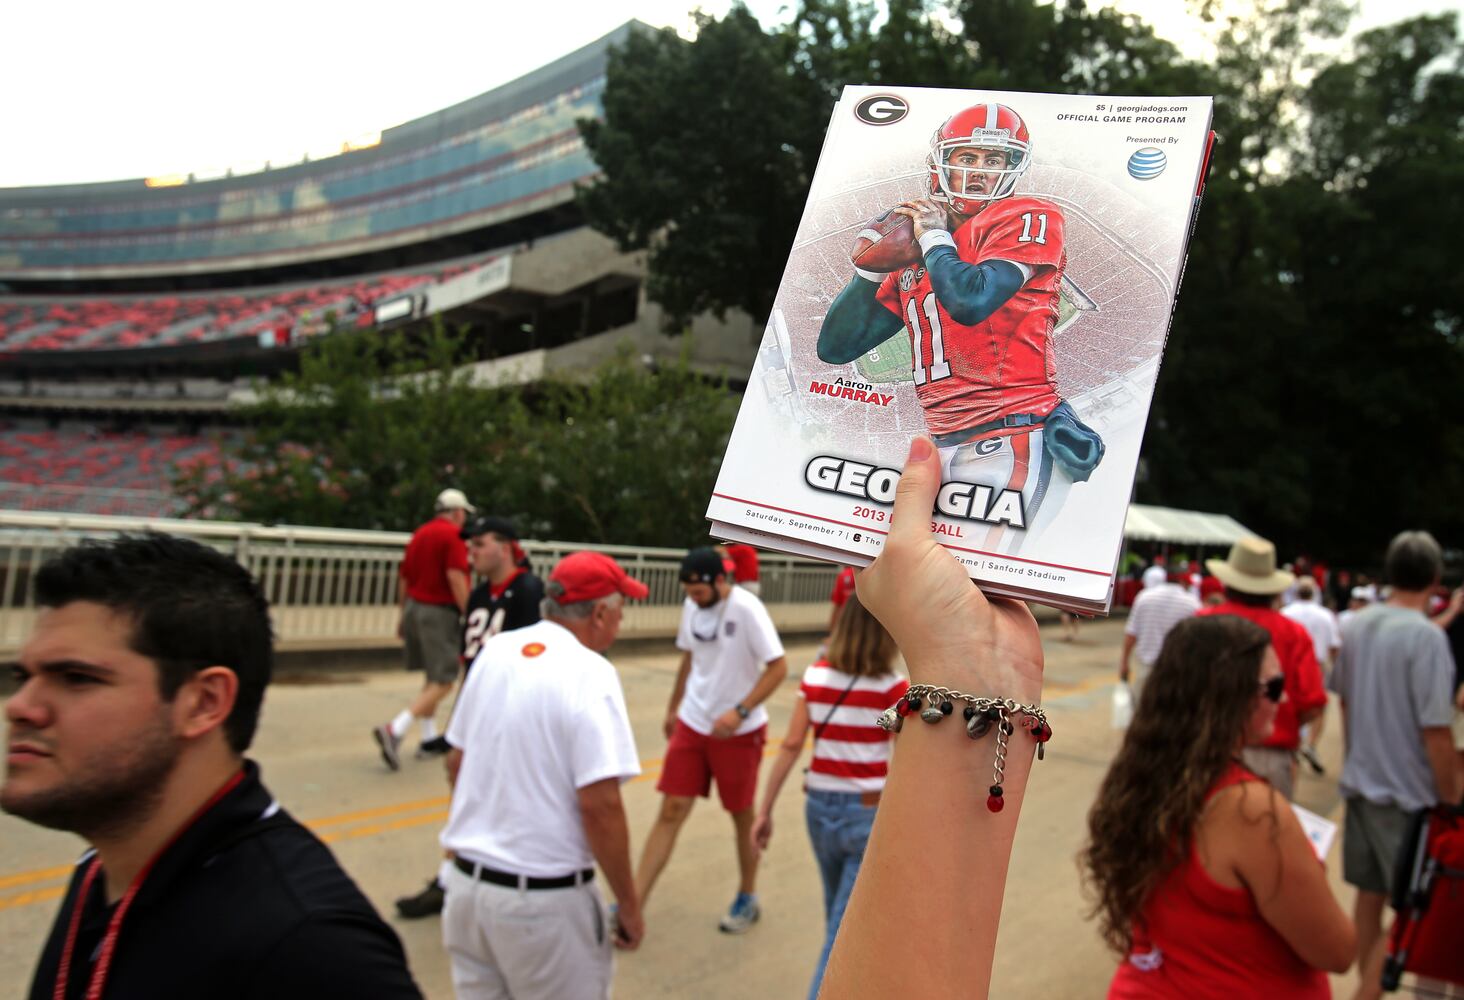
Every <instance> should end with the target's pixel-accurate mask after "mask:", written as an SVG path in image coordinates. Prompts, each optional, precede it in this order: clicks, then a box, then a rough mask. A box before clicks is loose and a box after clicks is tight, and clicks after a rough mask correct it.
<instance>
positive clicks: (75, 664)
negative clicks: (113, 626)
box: [36, 659, 117, 677]
mask: <svg viewBox="0 0 1464 1000" xmlns="http://www.w3.org/2000/svg"><path fill="white" fill-rule="evenodd" d="M73 670H83V671H85V672H87V673H89V674H97V675H99V676H102V677H115V676H117V671H115V670H113V669H112V668H111V667H104V666H102V665H101V664H100V663H92V662H91V661H89V660H72V659H61V660H46V661H44V662H43V663H41V664H39V665H38V668H37V670H36V672H37V673H45V674H64V673H69V672H71V671H73Z"/></svg>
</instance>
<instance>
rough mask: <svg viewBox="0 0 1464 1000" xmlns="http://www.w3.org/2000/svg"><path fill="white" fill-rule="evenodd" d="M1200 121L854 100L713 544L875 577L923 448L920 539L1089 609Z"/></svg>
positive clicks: (1177, 253)
mask: <svg viewBox="0 0 1464 1000" xmlns="http://www.w3.org/2000/svg"><path fill="white" fill-rule="evenodd" d="M1210 115H1211V100H1210V99H1209V98H1203V97H1194V98H1129V97H1118V98H1114V97H1081V96H1069V95H1051V94H1020V93H1001V92H991V91H962V90H929V89H919V88H902V89H896V90H889V89H880V88H872V87H850V88H846V90H845V91H844V94H843V96H842V98H841V100H840V101H839V103H838V105H837V106H836V107H835V109H834V113H833V117H832V119H831V122H830V126H829V130H828V134H827V136H826V138H825V141H824V147H823V153H822V155H821V156H820V159H819V164H818V168H817V171H816V173H815V175H814V179H813V183H812V186H811V189H810V192H809V198H808V203H807V205H806V206H805V208H804V213H803V219H802V221H801V223H800V225H799V229H798V233H797V236H796V238H795V241H794V246H793V250H792V253H791V254H790V256H789V259H788V264H787V268H786V270H785V271H784V274H783V281H782V284H781V285H780V287H779V290H778V295H777V299H776V301H775V304H774V308H773V311H772V314H771V317H770V320H769V323H768V327H767V330H766V331H765V333H764V336H763V341H762V345H761V347H760V349H759V352H758V355H757V359H756V362H755V363H754V366H753V371H752V375H751V377H750V379H749V382H748V387H747V392H746V394H745V396H744V398H743V402H742V408H741V410H740V411H739V414H738V418H737V424H736V427H735V429H734V431H733V434H732V438H731V441H730V442H729V444H728V448H727V453H726V456H725V458H724V460H723V464H722V469H721V473H720V474H719V476H718V480H717V485H716V489H715V492H714V494H713V497H712V501H711V504H710V507H709V508H708V511H707V516H708V517H709V518H710V519H711V520H712V522H713V528H714V533H719V534H723V535H729V536H730V535H732V534H737V535H740V536H742V537H749V533H751V532H756V533H757V535H756V536H755V537H757V538H758V541H757V542H755V543H754V544H760V545H762V546H764V547H767V548H781V549H784V550H788V551H796V552H800V553H805V554H811V555H819V556H821V557H823V558H831V559H837V560H839V561H843V562H848V563H852V564H856V565H857V564H862V563H867V562H868V561H870V560H871V559H873V558H874V556H875V555H877V554H878V552H879V548H880V545H881V544H882V542H883V539H884V535H885V532H886V531H887V529H888V523H889V515H890V509H891V505H892V502H893V499H894V486H895V483H896V481H897V480H898V470H899V469H900V467H901V466H902V464H903V462H904V456H905V453H906V451H907V450H908V447H909V440H910V438H911V436H912V435H915V434H919V433H928V434H930V435H931V436H932V438H933V439H934V440H935V443H936V445H937V447H938V448H939V449H940V453H941V458H942V462H943V465H944V468H945V483H944V485H943V486H942V488H941V492H940V496H939V498H938V501H937V510H936V513H935V515H934V518H933V527H934V530H935V531H936V533H937V535H938V537H939V538H940V540H941V541H942V542H943V543H944V544H945V545H946V546H947V547H948V548H949V549H950V550H951V551H952V553H953V554H954V555H955V556H956V557H957V558H958V559H960V560H961V562H962V563H964V564H965V566H966V567H967V569H968V571H969V572H970V574H971V576H972V577H973V578H974V579H975V580H977V581H978V582H979V583H980V584H981V585H982V586H983V587H984V588H987V589H990V590H991V591H993V592H998V593H1006V594H1012V595H1015V596H1023V597H1028V598H1030V599H1033V600H1038V601H1043V602H1045V603H1050V604H1054V605H1056V606H1061V607H1069V608H1072V609H1075V610H1083V611H1099V610H1106V609H1107V607H1108V603H1109V600H1110V597H1111V588H1112V579H1113V572H1114V568H1115V565H1116V563H1117V559H1118V555H1119V550H1120V545H1121V542H1122V533H1123V524H1124V516H1125V511H1126V509H1127V506H1128V501H1129V496H1130V492H1131V489H1132V483H1133V477H1134V472H1135V468H1136V466H1137V463H1138V457H1139V448H1140V444H1141V443H1142V439H1143V433H1144V424H1145V422H1146V420H1147V417H1148V412H1149V403H1150V399H1151V398H1152V395H1153V389H1154V380H1155V377H1156V376H1157V373H1158V369H1159V360H1160V357H1161V355H1162V353H1163V348H1164V339H1165V335H1166V333H1167V331H1168V327H1169V320H1170V316H1171V314H1172V311H1173V306H1174V298H1175V294H1176V291H1177V289H1178V286H1179V281H1180V277H1181V274H1182V271H1183V265H1184V259H1185V246H1186V243H1187V241H1188V237H1189V234H1190V230H1191V227H1192V224H1193V219H1194V215H1195V212H1196V210H1197V208H1198V204H1199V194H1200V192H1201V190H1202V188H1203V178H1204V171H1205V168H1206V166H1207V160H1208V153H1209V148H1210V142H1211V133H1210ZM902 204H903V205H905V206H906V207H905V208H904V209H902V210H901V211H899V212H893V213H892V211H891V210H893V209H897V208H899V207H900V206H901V205H902Z"/></svg>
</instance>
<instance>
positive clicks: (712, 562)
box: [681, 548, 727, 583]
mask: <svg viewBox="0 0 1464 1000" xmlns="http://www.w3.org/2000/svg"><path fill="white" fill-rule="evenodd" d="M726 575H727V567H725V566H723V565H722V557H721V556H720V555H718V554H717V550H716V549H705V548H703V549H692V550H691V551H690V552H688V553H687V554H686V558H684V559H682V560H681V582H682V583H711V582H712V581H713V580H715V579H716V578H717V577H719V576H726Z"/></svg>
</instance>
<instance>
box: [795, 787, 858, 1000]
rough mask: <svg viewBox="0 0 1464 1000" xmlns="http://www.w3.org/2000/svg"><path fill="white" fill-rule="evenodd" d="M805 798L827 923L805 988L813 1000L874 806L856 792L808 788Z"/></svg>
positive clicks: (856, 870)
mask: <svg viewBox="0 0 1464 1000" xmlns="http://www.w3.org/2000/svg"><path fill="white" fill-rule="evenodd" d="M807 798H808V801H807V803H806V804H805V806H804V812H805V814H806V816H807V817H808V839H809V840H810V841H811V842H812V843H813V856H814V857H815V858H816V859H818V872H819V875H821V876H822V877H823V889H824V917H825V920H826V922H827V925H828V931H827V933H826V934H825V936H824V945H823V951H822V952H820V953H819V956H818V966H817V967H816V968H815V969H814V972H813V985H812V986H810V987H809V989H808V996H809V1000H814V998H816V997H817V996H818V987H819V984H820V983H821V982H823V974H824V966H826V965H828V964H829V952H830V951H832V950H833V947H834V936H835V935H837V934H838V933H839V921H840V920H842V919H843V918H844V907H846V906H848V905H849V893H850V892H852V891H853V890H854V877H855V876H856V875H858V874H859V863H860V862H861V861H863V860H864V847H865V845H866V844H868V843H869V831H870V828H871V827H872V826H874V807H873V806H866V805H861V804H860V801H859V799H860V795H859V793H858V792H819V791H809V792H808V793H807Z"/></svg>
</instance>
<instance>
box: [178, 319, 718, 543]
mask: <svg viewBox="0 0 1464 1000" xmlns="http://www.w3.org/2000/svg"><path fill="white" fill-rule="evenodd" d="M460 348H461V344H460V337H459V336H458V335H456V334H453V333H450V332H448V331H446V330H444V329H442V328H441V327H440V326H438V327H436V328H435V329H434V330H432V331H431V332H429V333H428V335H427V336H425V337H423V338H418V339H410V338H408V337H407V336H405V335H403V334H389V335H380V334H376V333H337V334H332V335H330V336H327V337H323V338H321V339H319V340H318V341H316V342H314V343H313V344H312V345H310V347H308V348H307V349H306V350H305V352H304V353H303V355H302V358H301V366H300V371H299V373H298V374H296V375H292V376H287V377H286V378H285V379H283V380H282V381H281V382H279V383H277V384H273V385H266V386H262V387H261V388H260V390H259V391H260V399H259V401H258V402H257V403H256V404H255V405H253V406H252V407H250V408H249V409H248V410H246V411H245V413H244V414H243V416H244V418H245V420H246V422H247V424H248V430H247V431H246V432H245V434H244V435H243V437H242V438H241V439H237V440H231V441H227V442H226V443H225V447H226V453H227V456H228V457H227V459H226V461H225V463H224V466H223V468H222V469H221V470H217V469H209V468H207V467H203V466H196V465H195V466H192V467H189V468H187V469H184V470H183V471H182V472H181V473H180V475H179V479H178V481H177V483H176V488H177V489H178V491H179V493H180V495H182V496H185V497H186V498H188V500H189V501H190V507H191V511H190V512H191V513H193V514H200V513H203V514H207V515H208V516H214V517H237V518H242V519H244V520H251V521H262V522H265V523H292V524H310V525H324V526H331V527H342V528H376V529H394V530H404V529H410V528H413V527H415V526H416V525H417V524H419V523H420V522H421V521H422V520H423V519H424V518H425V517H426V516H427V515H428V514H429V513H430V512H431V510H432V501H433V499H434V498H435V496H436V495H437V493H438V491H440V490H441V489H443V488H445V487H447V486H457V487H460V488H461V489H463V490H464V491H465V492H467V494H468V496H469V497H470V498H472V499H473V501H474V502H475V503H476V504H478V505H479V506H480V507H482V508H483V509H484V510H486V511H491V512H492V513H494V514H497V515H500V516H506V517H510V518H513V519H515V520H516V521H517V522H518V527H519V530H520V531H521V532H522V533H524V535H525V536H526V537H536V538H554V539H560V540H567V541H578V542H596V543H602V544H621V545H667V546H684V545H688V544H691V543H693V542H695V541H697V540H700V539H702V538H704V537H705V535H706V519H705V514H706V504H707V498H708V497H709V496H710V495H711V492H712V484H713V482H714V481H715V479H716V474H717V469H718V468H719V467H720V464H721V456H722V452H723V451H724V450H725V448H726V444H727V437H728V435H729V434H730V433H731V428H732V421H733V419H734V417H735V415H736V399H735V398H734V397H733V396H732V395H731V394H730V393H729V392H728V390H727V387H726V385H725V384H723V383H719V382H716V381H712V380H708V379H706V378H705V377H703V376H701V375H698V374H696V373H694V372H692V371H691V369H690V368H689V367H688V365H687V364H686V361H685V359H684V358H683V360H682V361H681V362H679V363H677V364H675V365H671V366H668V367H665V368H662V369H659V370H655V371H652V370H648V369H647V368H646V367H645V366H644V365H641V364H640V363H638V362H636V361H634V360H632V359H631V358H630V357H629V356H628V355H622V356H620V357H618V358H616V359H614V360H613V361H611V362H610V363H608V364H606V365H604V366H602V367H601V368H599V369H597V370H595V371H593V372H587V373H585V377H584V378H583V379H578V380H568V379H564V380H554V379H551V380H549V381H546V382H543V383H539V384H537V385H534V386H513V387H500V388H493V387H488V388H485V387H480V386H477V385H474V384H473V382H472V379H471V377H470V375H469V373H468V371H467V370H465V369H459V368H457V367H455V366H456V362H457V360H458V358H460V356H461V350H460Z"/></svg>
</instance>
